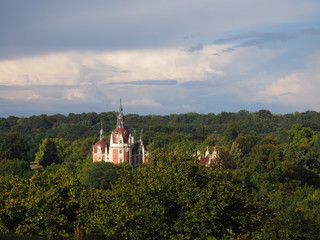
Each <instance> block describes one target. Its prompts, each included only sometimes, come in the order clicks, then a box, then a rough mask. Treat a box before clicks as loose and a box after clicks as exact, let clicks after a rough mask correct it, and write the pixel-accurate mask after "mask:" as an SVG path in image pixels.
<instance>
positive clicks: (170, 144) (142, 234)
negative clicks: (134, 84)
mask: <svg viewBox="0 0 320 240" xmlns="http://www.w3.org/2000/svg"><path fill="white" fill-rule="evenodd" d="M101 120H102V122H103V125H104V129H105V131H106V132H107V133H108V132H111V131H112V130H113V129H114V127H115V123H116V113H115V112H109V113H101V114H96V113H87V114H69V115H68V116H63V115H53V116H46V115H41V116H32V117H30V118H17V117H8V118H1V119H0V126H1V128H0V161H1V163H0V233H1V232H2V233H6V234H18V235H19V236H20V235H24V236H33V237H43V238H47V239H319V237H320V234H319V232H320V231H319V230H320V229H319V228H320V217H319V216H320V214H319V213H320V195H319V194H320V189H319V188H320V134H319V130H320V128H319V124H320V121H319V120H320V113H317V112H313V111H308V112H304V113H292V114H284V115H278V114H271V113H270V112H269V111H267V110H260V111H258V112H254V113H250V112H248V111H245V110H241V111H239V112H237V113H220V114H217V115H215V114H196V113H188V114H171V115H168V116H155V115H148V116H139V115H134V114H129V115H127V116H126V125H127V126H128V127H129V129H130V130H131V131H132V132H134V131H135V133H136V135H138V136H139V135H140V134H142V139H143V141H144V143H145V144H146V145H147V147H148V149H149V150H150V161H149V162H148V163H147V164H144V165H143V166H141V167H139V168H132V167H131V166H129V165H127V164H120V165H113V164H110V163H104V162H99V163H92V155H91V154H92V145H93V143H94V142H95V141H97V140H98V138H99V135H98V133H99V129H100V124H101ZM142 129H143V132H142V131H141V130H142ZM108 135H109V134H107V136H106V137H108ZM206 148H208V149H209V150H210V151H212V150H213V149H214V148H215V149H217V150H218V151H219V154H220V157H221V161H222V163H223V164H222V165H219V166H218V165H217V166H213V167H210V168H206V167H203V166H200V165H199V164H198V162H197V159H196V156H195V153H196V151H197V150H200V151H201V152H202V153H204V151H205V149H206ZM30 161H36V162H38V163H39V164H41V165H42V166H43V169H42V170H41V169H40V170H31V169H30V164H29V162H30Z"/></svg>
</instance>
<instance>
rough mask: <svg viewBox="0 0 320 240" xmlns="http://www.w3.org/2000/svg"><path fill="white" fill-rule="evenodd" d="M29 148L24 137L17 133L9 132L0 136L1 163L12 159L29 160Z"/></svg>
mask: <svg viewBox="0 0 320 240" xmlns="http://www.w3.org/2000/svg"><path fill="white" fill-rule="evenodd" d="M28 150H29V146H28V144H27V142H26V141H25V139H24V138H23V136H22V135H21V134H20V133H17V132H9V133H5V134H3V135H1V136H0V162H4V161H8V160H10V159H15V158H17V159H22V160H27V159H28V157H27V153H28Z"/></svg>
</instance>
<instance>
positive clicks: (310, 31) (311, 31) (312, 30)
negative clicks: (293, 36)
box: [300, 28, 320, 35]
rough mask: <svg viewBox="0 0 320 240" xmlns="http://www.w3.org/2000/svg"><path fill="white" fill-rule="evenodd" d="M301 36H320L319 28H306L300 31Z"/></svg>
mask: <svg viewBox="0 0 320 240" xmlns="http://www.w3.org/2000/svg"><path fill="white" fill-rule="evenodd" d="M300 34H301V35H320V28H307V29H302V30H301V31H300Z"/></svg>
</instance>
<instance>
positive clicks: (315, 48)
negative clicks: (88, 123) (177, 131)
mask: <svg viewBox="0 0 320 240" xmlns="http://www.w3.org/2000/svg"><path fill="white" fill-rule="evenodd" d="M0 31H1V37H0V117H7V116H10V115H14V116H30V115H34V114H36V115H38V114H49V115H51V114H55V113H62V114H68V113H71V112H72V113H82V112H98V113H99V112H104V111H116V110H117V109H118V104H119V99H120V98H121V99H122V102H123V107H124V112H125V113H137V114H170V113H185V112H198V113H209V112H212V113H220V112H222V111H227V112H237V111H239V110H242V109H246V110H249V111H251V112H254V111H258V110H260V109H268V110H270V111H271V112H273V113H290V112H296V111H298V112H303V111H307V110H315V111H320V96H319V95H320V94H319V93H318V91H319V89H320V1H317V0H304V1H301V0H282V1H276V0H268V1H267V0H242V1H237V0H224V1H222V0H183V1H182V0H174V1H172V0H171V1H168V0H163V1H152V0H151V1H146V0H121V1H108V0H91V1H84V0H68V1H62V0H55V1H43V0H29V1H18V0H2V1H1V2H0Z"/></svg>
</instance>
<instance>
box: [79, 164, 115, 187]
mask: <svg viewBox="0 0 320 240" xmlns="http://www.w3.org/2000/svg"><path fill="white" fill-rule="evenodd" d="M119 169H120V166H119V165H115V164H113V163H107V162H96V163H91V164H90V165H89V166H87V167H86V168H84V169H83V171H82V180H83V181H82V182H83V183H84V184H85V185H87V186H89V187H91V188H95V189H104V190H106V189H110V188H111V185H112V184H113V183H114V182H115V181H116V180H117V178H118V170H119Z"/></svg>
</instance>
